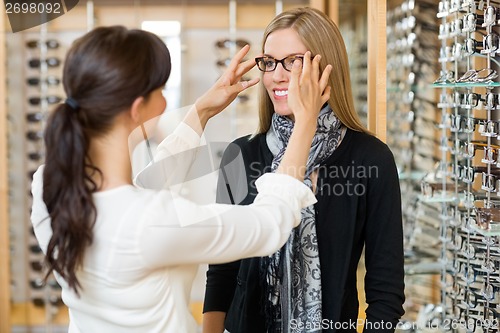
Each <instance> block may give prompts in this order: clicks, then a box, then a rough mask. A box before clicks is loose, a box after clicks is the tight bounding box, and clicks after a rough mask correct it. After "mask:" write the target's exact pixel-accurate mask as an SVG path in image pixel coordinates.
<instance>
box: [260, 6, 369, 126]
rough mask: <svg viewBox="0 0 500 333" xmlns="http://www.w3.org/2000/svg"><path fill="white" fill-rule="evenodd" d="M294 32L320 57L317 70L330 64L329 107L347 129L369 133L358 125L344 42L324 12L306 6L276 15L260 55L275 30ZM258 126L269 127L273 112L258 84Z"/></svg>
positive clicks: (269, 101) (269, 27)
mask: <svg viewBox="0 0 500 333" xmlns="http://www.w3.org/2000/svg"><path fill="white" fill-rule="evenodd" d="M288 28H291V29H293V30H295V31H296V32H297V33H298V35H299V36H300V39H301V40H302V42H303V43H304V45H305V47H306V48H307V49H308V50H309V51H311V53H312V54H313V55H316V54H321V62H320V69H321V70H323V69H324V68H325V67H326V65H327V64H331V65H332V66H333V68H332V74H331V75H330V78H329V83H328V84H329V85H330V86H331V87H332V90H331V95H330V99H329V100H328V104H329V105H330V107H331V108H332V110H333V111H334V112H335V115H336V116H337V117H338V118H339V119H340V121H341V122H342V124H344V125H345V126H346V127H348V128H350V129H352V130H355V131H359V132H366V133H369V132H368V130H367V129H366V128H365V127H364V126H363V124H362V123H361V121H360V119H359V117H358V115H357V113H356V110H355V109H354V100H353V97H352V90H351V79H350V76H349V61H348V58H347V52H346V48H345V44H344V40H343V38H342V35H341V34H340V31H339V29H338V27H337V26H336V25H335V23H334V22H333V21H332V20H331V19H330V18H329V17H328V16H327V15H326V14H324V13H323V12H321V11H319V10H317V9H314V8H309V7H303V8H296V9H292V10H289V11H286V12H283V13H281V14H279V15H278V16H276V17H275V18H274V19H273V20H272V21H271V23H269V25H268V26H267V28H266V30H265V31H264V38H263V41H262V52H264V45H265V43H266V40H267V38H268V37H269V35H270V34H271V33H273V32H275V31H277V30H283V29H288ZM259 94H260V96H259V97H260V99H259V100H260V102H259V127H258V129H257V133H265V132H267V131H268V130H269V127H270V126H271V118H272V115H273V113H274V107H273V103H272V101H271V98H270V97H269V95H268V93H267V91H266V89H265V87H264V85H263V84H260V91H259Z"/></svg>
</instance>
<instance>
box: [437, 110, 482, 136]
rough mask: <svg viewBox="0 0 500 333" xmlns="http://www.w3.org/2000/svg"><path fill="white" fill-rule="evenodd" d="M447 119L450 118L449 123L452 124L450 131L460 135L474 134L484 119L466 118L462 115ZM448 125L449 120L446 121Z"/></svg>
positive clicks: (450, 116) (451, 116)
mask: <svg viewBox="0 0 500 333" xmlns="http://www.w3.org/2000/svg"><path fill="white" fill-rule="evenodd" d="M446 117H449V118H450V120H449V123H450V126H449V128H450V131H451V132H460V133H472V132H474V130H475V129H476V125H478V124H480V123H481V121H483V120H482V119H477V118H473V117H465V116H461V115H454V114H452V115H448V114H447V115H446ZM446 123H448V120H447V119H446Z"/></svg>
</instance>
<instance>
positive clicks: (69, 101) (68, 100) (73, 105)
mask: <svg viewBox="0 0 500 333" xmlns="http://www.w3.org/2000/svg"><path fill="white" fill-rule="evenodd" d="M64 103H66V104H67V105H68V106H69V107H70V108H72V109H73V110H75V111H78V110H79V109H80V105H78V102H77V101H75V100H74V99H73V98H71V97H68V98H66V101H64Z"/></svg>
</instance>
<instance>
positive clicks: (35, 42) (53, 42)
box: [26, 39, 59, 49]
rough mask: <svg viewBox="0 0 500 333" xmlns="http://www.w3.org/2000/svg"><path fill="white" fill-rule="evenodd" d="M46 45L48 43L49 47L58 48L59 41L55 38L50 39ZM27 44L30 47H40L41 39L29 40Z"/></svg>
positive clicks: (46, 43)
mask: <svg viewBox="0 0 500 333" xmlns="http://www.w3.org/2000/svg"><path fill="white" fill-rule="evenodd" d="M45 45H47V48H49V49H57V48H58V47H59V42H58V41H57V40H55V39H48V40H47V41H46V42H45ZM26 46H27V47H28V48H30V49H34V48H37V47H40V41H39V40H30V41H27V42H26Z"/></svg>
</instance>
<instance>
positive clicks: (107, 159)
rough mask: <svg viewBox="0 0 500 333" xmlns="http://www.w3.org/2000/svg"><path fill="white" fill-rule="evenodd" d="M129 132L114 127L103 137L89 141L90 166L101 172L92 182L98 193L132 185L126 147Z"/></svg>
mask: <svg viewBox="0 0 500 333" xmlns="http://www.w3.org/2000/svg"><path fill="white" fill-rule="evenodd" d="M129 134H130V133H129V132H128V131H127V130H126V129H125V128H123V127H119V126H117V127H115V129H113V130H111V131H110V132H109V133H108V134H106V135H105V136H103V137H99V138H94V139H92V141H91V144H90V149H89V156H90V158H91V160H92V164H93V165H94V166H95V167H97V168H98V169H99V170H100V171H101V172H102V178H101V177H100V176H99V175H98V174H96V175H95V178H94V181H95V182H96V184H99V185H100V186H99V191H105V190H110V189H112V188H115V187H118V186H123V185H127V184H132V166H131V160H130V153H129V147H128V136H129Z"/></svg>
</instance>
